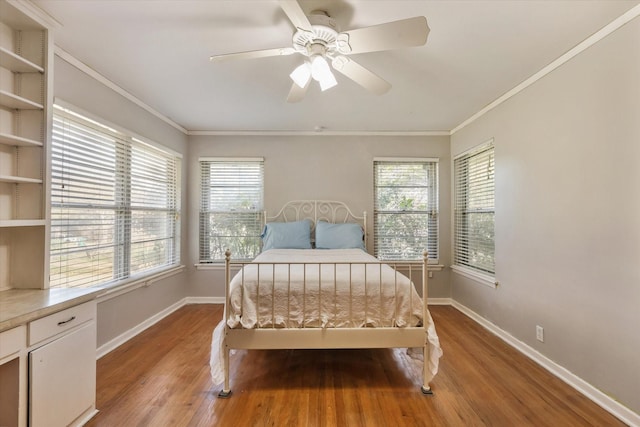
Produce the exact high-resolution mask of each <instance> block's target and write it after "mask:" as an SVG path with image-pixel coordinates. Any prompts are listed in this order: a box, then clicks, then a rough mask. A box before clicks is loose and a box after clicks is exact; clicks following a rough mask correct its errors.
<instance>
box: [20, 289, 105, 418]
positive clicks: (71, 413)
mask: <svg viewBox="0 0 640 427" xmlns="http://www.w3.org/2000/svg"><path fill="white" fill-rule="evenodd" d="M95 310H96V303H95V302H94V301H91V302H87V303H84V304H81V305H78V306H76V307H72V308H69V309H67V310H63V311H60V312H58V313H54V314H51V315H49V316H46V317H43V318H41V319H38V320H35V321H33V322H31V323H30V324H29V343H30V345H31V351H30V352H29V425H30V426H31V427H40V426H44V427H57V426H60V427H65V426H68V425H82V424H84V422H86V421H87V420H88V419H89V418H90V417H92V416H93V415H94V414H95V412H96V411H95V399H96V323H95Z"/></svg>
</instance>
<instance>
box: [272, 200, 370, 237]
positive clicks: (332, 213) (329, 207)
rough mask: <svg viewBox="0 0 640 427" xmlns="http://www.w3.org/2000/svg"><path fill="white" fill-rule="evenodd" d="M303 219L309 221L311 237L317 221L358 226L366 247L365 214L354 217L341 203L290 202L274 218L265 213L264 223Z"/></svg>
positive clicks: (332, 201)
mask: <svg viewBox="0 0 640 427" xmlns="http://www.w3.org/2000/svg"><path fill="white" fill-rule="evenodd" d="M304 219H308V220H310V221H311V233H312V235H313V233H314V231H315V228H316V223H317V222H318V221H326V222H330V223H333V224H336V223H351V222H353V223H356V224H360V226H362V230H363V232H364V247H365V248H366V247H367V212H363V213H362V216H356V215H354V214H353V212H351V209H349V207H348V206H347V205H346V204H345V203H343V202H338V201H335V200H292V201H290V202H287V203H285V204H284V206H283V207H282V209H280V211H279V212H278V213H277V214H276V215H274V216H267V214H266V212H265V222H293V221H302V220H304Z"/></svg>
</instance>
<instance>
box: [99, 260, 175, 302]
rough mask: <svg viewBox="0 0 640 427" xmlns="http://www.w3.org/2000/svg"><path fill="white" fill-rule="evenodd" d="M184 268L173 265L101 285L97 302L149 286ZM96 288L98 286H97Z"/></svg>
mask: <svg viewBox="0 0 640 427" xmlns="http://www.w3.org/2000/svg"><path fill="white" fill-rule="evenodd" d="M184 269H185V266H184V265H175V266H172V267H169V268H167V269H166V270H162V271H158V272H155V273H152V274H150V275H147V276H144V277H136V278H133V279H131V280H130V281H128V282H124V283H118V284H116V285H111V286H109V285H107V286H105V287H103V288H102V289H101V291H100V293H99V294H98V302H101V301H106V300H109V299H111V298H115V297H117V296H120V295H122V294H126V293H128V292H131V291H134V290H136V289H138V288H142V287H148V286H151V285H152V284H153V283H155V282H158V281H160V280H163V279H166V278H168V277H171V276H175V275H176V274H179V273H182V272H183V271H184ZM96 288H98V289H99V288H100V287H99V286H98V287H96Z"/></svg>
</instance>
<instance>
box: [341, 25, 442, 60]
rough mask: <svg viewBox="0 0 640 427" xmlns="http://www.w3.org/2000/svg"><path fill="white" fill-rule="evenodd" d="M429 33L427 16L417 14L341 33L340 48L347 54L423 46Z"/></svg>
mask: <svg viewBox="0 0 640 427" xmlns="http://www.w3.org/2000/svg"><path fill="white" fill-rule="evenodd" d="M428 35H429V25H427V18H425V17H424V16H416V17H415V18H409V19H402V20H400V21H394V22H388V23H386V24H380V25H373V26H371V27H364V28H359V29H356V30H350V31H345V32H343V33H340V34H339V35H338V50H339V51H340V53H343V54H347V53H365V52H376V51H380V50H390V49H398V48H402V47H411V46H422V45H423V44H425V43H426V42H427V36H428Z"/></svg>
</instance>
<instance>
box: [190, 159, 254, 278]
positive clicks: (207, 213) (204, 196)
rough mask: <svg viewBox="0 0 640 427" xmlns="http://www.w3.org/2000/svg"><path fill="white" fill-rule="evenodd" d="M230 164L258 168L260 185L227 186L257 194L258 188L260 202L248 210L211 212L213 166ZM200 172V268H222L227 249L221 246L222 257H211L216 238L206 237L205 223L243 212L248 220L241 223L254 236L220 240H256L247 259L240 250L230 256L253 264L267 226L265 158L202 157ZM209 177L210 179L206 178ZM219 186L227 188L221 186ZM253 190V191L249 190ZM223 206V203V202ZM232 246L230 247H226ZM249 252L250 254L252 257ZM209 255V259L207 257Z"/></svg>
mask: <svg viewBox="0 0 640 427" xmlns="http://www.w3.org/2000/svg"><path fill="white" fill-rule="evenodd" d="M216 163H218V164H227V165H233V164H237V165H239V166H241V165H242V166H244V167H257V169H256V170H255V171H254V172H258V174H259V179H258V181H257V184H258V185H257V186H255V183H243V182H240V181H234V182H232V183H231V184H229V183H227V186H231V187H234V188H236V189H237V188H238V187H242V186H245V188H248V189H251V188H253V190H254V191H255V190H256V189H258V194H259V195H258V197H257V199H254V200H252V202H254V203H255V207H254V208H253V209H252V208H249V209H247V210H245V211H238V210H234V209H231V210H228V209H217V210H216V209H211V204H212V203H213V202H212V187H211V175H210V174H211V165H213V164H216ZM198 165H199V171H200V206H199V214H198V260H199V261H198V265H199V266H203V265H212V266H215V265H221V264H222V263H223V262H224V261H225V258H224V253H225V251H226V249H229V248H228V247H222V246H221V247H219V248H218V249H217V250H214V251H215V252H217V253H218V254H219V256H218V257H215V256H213V257H212V256H210V255H211V254H212V248H211V246H210V245H211V238H212V237H215V236H210V235H208V234H207V231H206V230H205V223H206V222H208V223H209V224H210V223H211V221H212V218H211V215H212V214H213V215H215V213H218V214H221V215H223V216H224V215H232V216H233V215H238V214H240V213H243V214H245V215H246V218H245V221H246V222H244V221H243V222H242V224H243V225H246V226H247V227H248V228H249V231H253V233H255V234H244V235H226V236H220V235H218V237H227V238H247V239H249V242H251V240H254V243H253V244H252V246H253V248H252V249H249V250H248V252H247V256H242V254H240V253H239V252H240V251H236V252H235V253H234V251H233V250H231V256H232V257H233V259H234V260H238V261H251V260H252V259H253V258H255V257H256V256H257V255H258V254H259V253H260V251H261V249H262V241H261V238H260V235H261V234H262V230H263V228H264V223H265V212H264V158H263V157H200V158H199V159H198ZM206 174H208V176H205V175H206ZM219 187H224V186H222V185H220V186H219ZM249 191H251V190H249ZM221 203H224V201H222V200H221ZM226 246H229V245H226ZM249 252H250V254H249ZM207 254H209V256H206V255H207Z"/></svg>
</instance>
